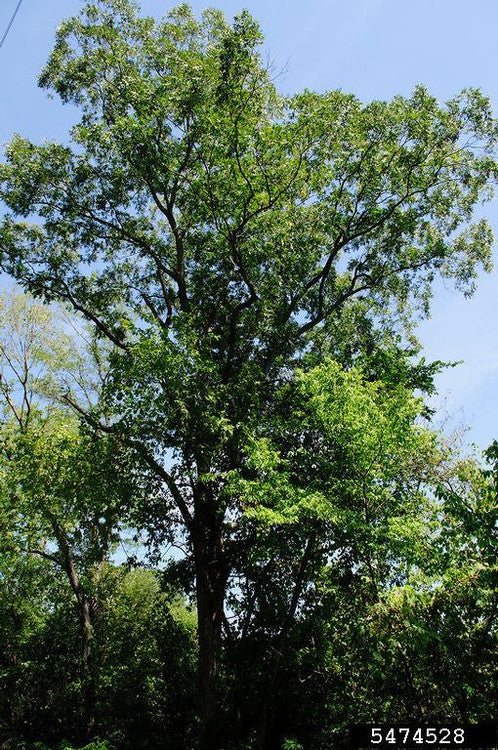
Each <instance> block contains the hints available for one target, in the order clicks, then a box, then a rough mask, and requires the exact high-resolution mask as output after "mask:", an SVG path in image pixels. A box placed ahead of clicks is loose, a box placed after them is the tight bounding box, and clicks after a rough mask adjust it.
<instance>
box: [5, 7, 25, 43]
mask: <svg viewBox="0 0 498 750" xmlns="http://www.w3.org/2000/svg"><path fill="white" fill-rule="evenodd" d="M21 5H22V0H19V2H18V3H17V5H16V9H15V11H14V12H13V14H12V16H11V19H10V21H9V23H8V25H7V28H6V29H5V31H4V34H3V36H2V40H1V41H0V49H1V48H2V46H3V43H4V42H5V40H6V39H7V36H8V33H9V31H10V29H11V27H12V24H13V23H14V21H15V18H16V16H17V13H18V11H19V8H20V7H21Z"/></svg>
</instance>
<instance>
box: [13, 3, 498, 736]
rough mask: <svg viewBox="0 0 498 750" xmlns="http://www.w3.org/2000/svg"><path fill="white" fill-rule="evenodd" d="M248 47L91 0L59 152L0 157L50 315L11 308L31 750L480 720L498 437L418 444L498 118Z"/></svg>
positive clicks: (59, 46) (17, 676)
mask: <svg viewBox="0 0 498 750" xmlns="http://www.w3.org/2000/svg"><path fill="white" fill-rule="evenodd" d="M261 41H262V38H261V34H260V32H259V29H258V27H257V24H256V23H255V21H254V20H253V19H252V18H251V17H250V16H249V14H248V13H246V12H244V13H242V14H241V15H240V16H238V17H236V18H235V20H234V22H233V24H232V25H230V24H229V23H228V22H227V21H226V19H225V18H224V17H223V15H222V14H221V13H219V12H217V11H207V12H206V13H205V14H204V15H203V17H202V19H201V20H200V21H198V20H196V19H195V18H194V16H193V15H192V13H191V11H190V9H189V8H188V6H186V5H182V6H179V7H178V8H176V9H175V10H173V11H172V12H171V13H170V14H169V15H168V16H167V17H166V18H165V19H164V20H163V21H162V22H158V23H156V22H155V21H154V20H153V19H150V18H142V17H140V15H139V13H138V11H137V9H136V8H135V7H134V6H133V5H132V4H131V3H130V2H128V0H97V2H95V3H89V4H87V5H86V6H85V8H84V9H83V11H82V12H81V14H80V15H79V16H78V17H76V18H72V19H69V20H68V21H66V22H65V23H64V24H62V26H61V27H60V29H59V30H58V32H57V38H56V44H55V47H54V51H53V53H52V55H51V57H50V59H49V61H48V64H47V66H46V68H45V70H44V71H43V73H42V75H41V78H40V83H41V85H42V86H44V87H46V88H47V89H48V90H50V91H52V92H55V93H57V94H58V95H59V96H60V97H61V98H62V100H63V101H64V102H72V103H73V104H75V105H76V106H77V107H79V108H80V110H81V120H80V122H79V123H78V124H77V125H76V126H75V127H74V128H73V129H72V131H71V137H70V139H69V142H68V144H66V145H62V144H57V143H43V144H42V145H36V144H33V143H31V142H29V141H28V140H26V139H24V138H22V137H21V136H16V137H14V138H13V140H12V141H11V143H10V144H9V145H8V147H7V156H6V161H5V163H4V164H2V165H0V197H1V199H2V200H3V202H4V204H5V206H6V212H5V215H4V218H3V220H2V222H1V224H0V266H1V268H2V270H4V271H5V272H7V273H8V274H10V275H11V276H12V277H14V278H15V279H16V280H17V281H18V283H19V284H20V285H21V286H22V287H23V289H24V290H25V291H26V292H29V293H31V295H34V296H35V297H38V298H40V299H41V300H42V301H43V302H45V303H56V304H57V305H59V307H58V308H56V312H55V313H53V315H54V316H55V317H54V318H53V319H50V314H49V312H48V311H47V308H46V307H44V306H43V305H39V304H38V303H36V302H33V301H32V300H30V299H29V298H26V297H19V296H17V297H14V298H13V300H11V302H10V303H7V301H5V302H4V304H3V316H4V320H3V340H4V343H3V344H2V349H1V354H2V365H3V371H2V378H1V380H0V392H1V394H2V397H3V404H4V407H5V414H4V420H3V424H2V435H1V437H2V457H1V461H2V466H1V469H2V479H1V481H2V485H1V510H0V523H1V524H2V554H1V556H0V565H1V566H2V567H1V573H0V585H1V586H2V589H3V591H2V599H1V604H0V608H1V610H0V612H1V622H0V637H1V638H2V654H3V656H2V670H3V671H2V673H1V679H2V680H3V685H4V687H5V690H3V691H2V695H3V698H2V700H3V703H2V705H1V707H0V721H1V722H2V724H3V727H2V729H3V728H4V732H5V735H6V736H7V737H10V738H11V739H12V741H19V742H21V746H23V745H22V743H27V745H28V746H29V743H33V742H35V740H42V741H43V742H46V743H51V744H54V743H57V742H59V741H62V740H63V738H64V739H67V740H68V741H69V742H73V743H79V744H82V743H85V742H86V743H88V742H89V741H90V740H92V739H95V741H96V742H98V741H99V740H100V739H102V740H105V743H107V744H109V743H110V745H109V746H111V745H113V746H116V747H118V748H136V747H143V748H147V747H150V748H154V747H171V748H182V747H184V748H185V749H187V748H196V747H199V748H203V749H204V750H219V749H221V748H225V749H227V748H243V747H245V748H260V750H261V749H262V748H267V749H268V750H270V749H271V750H273V748H275V750H276V749H277V748H279V749H280V748H282V747H285V748H291V747H293V748H297V747H300V746H303V747H305V748H310V750H322V748H323V749H325V748H331V747H342V746H343V745H344V742H345V737H346V729H347V725H348V723H350V722H351V721H356V720H361V719H364V720H374V719H375V720H381V719H385V720H389V721H396V720H399V721H402V720H407V718H410V719H428V718H432V719H437V718H444V719H452V718H453V719H458V720H476V719H481V718H483V719H484V718H491V716H492V715H493V711H496V705H495V701H496V692H495V691H494V690H493V680H494V679H495V678H496V671H494V670H493V661H492V655H493V649H494V647H495V646H496V511H497V503H496V475H497V471H496V462H495V459H496V450H495V448H491V449H490V451H489V452H488V459H489V461H490V462H491V463H490V468H489V469H486V470H484V469H483V468H482V467H480V465H479V464H478V463H476V462H475V461H472V460H470V459H465V460H464V459H460V458H458V456H457V455H456V454H455V451H454V450H453V448H452V446H449V445H447V444H446V442H445V440H444V439H443V438H442V436H440V435H438V434H436V433H435V432H434V431H433V430H432V429H431V426H430V410H429V409H428V408H427V404H426V397H427V395H428V394H430V393H431V391H432V389H433V378H434V375H435V373H436V372H437V370H438V368H439V367H440V366H441V365H440V363H434V364H427V363H426V362H425V361H424V360H423V359H421V358H420V355H419V351H418V347H417V345H416V343H415V342H414V340H413V337H412V334H411V330H412V326H413V322H414V320H415V316H416V315H417V314H425V313H427V312H428V309H429V302H430V295H431V288H432V283H433V281H434V278H435V277H436V275H442V276H443V277H446V278H449V279H453V280H454V282H455V284H456V285H457V286H458V287H459V288H461V289H463V291H464V292H465V293H471V291H472V289H473V285H474V280H475V278H476V276H477V273H478V271H479V268H480V267H484V268H485V269H487V268H489V266H490V255H491V245H492V235H491V230H490V228H489V226H488V224H487V222H486V221H485V220H483V219H481V218H478V219H476V220H474V208H475V207H476V206H477V205H480V204H481V202H482V201H483V200H485V199H486V198H488V197H489V195H490V185H491V183H492V181H493V180H494V178H495V176H496V174H497V164H496V161H495V150H496V143H497V137H498V127H497V123H496V121H495V120H494V119H493V117H492V114H491V110H490V105H489V102H488V101H487V100H486V99H485V97H483V96H482V95H481V94H480V92H479V91H477V90H469V91H464V92H462V94H460V95H458V96H457V97H455V98H454V99H452V100H451V101H449V102H448V103H446V104H445V105H440V104H439V103H438V102H437V101H436V100H435V99H434V97H432V96H430V95H429V93H428V92H427V91H426V90H425V89H424V88H423V87H418V88H417V89H416V90H415V91H414V93H413V95H412V96H411V97H409V98H404V97H401V96H399V97H395V98H394V99H393V100H392V101H391V102H381V101H374V102H371V103H369V104H366V105H363V104H362V103H361V102H359V101H358V100H357V99H356V98H355V97H354V96H351V95H347V94H344V93H343V92H340V91H332V92H326V93H324V94H317V93H314V92H310V91H305V92H303V93H301V94H298V95H296V96H293V97H290V98H285V97H282V96H280V95H279V93H278V92H277V90H276V88H275V86H274V83H273V82H272V80H271V78H270V76H269V73H268V71H267V70H266V68H265V67H264V65H263V64H262V60H261V56H260V52H259V48H260V44H261ZM63 315H65V316H66V318H65V322H63V317H62V316H63ZM47 316H48V317H47ZM57 321H59V323H57ZM82 321H84V322H86V324H87V326H88V327H87V328H84V327H83V322H82ZM54 325H55V328H57V326H58V329H59V333H58V334H57V335H56V334H55V333H54V330H55V329H54ZM74 328H75V329H76V331H77V334H76V335H73V334H72V333H71V331H72V330H73V329H74ZM83 331H84V334H83V333H82V332H83ZM126 535H134V536H135V537H136V539H137V540H138V539H141V540H142V542H143V545H142V547H141V548H139V549H138V550H137V551H136V554H134V556H133V557H131V556H129V555H126V556H125V557H124V558H123V556H122V557H121V560H119V557H117V554H118V552H117V551H118V550H119V549H120V545H121V544H122V542H123V539H124V537H125V536H126ZM144 545H145V546H144ZM171 549H175V550H176V549H178V550H179V552H178V553H175V554H174V555H172V554H171ZM146 551H148V553H149V554H148V557H147V558H146V561H145V562H144V563H140V558H141V557H143V554H144V553H145V552H146ZM131 563H133V565H131ZM147 564H148V565H149V566H152V565H153V566H154V569H146V566H147ZM133 566H136V569H135V568H134V567H133ZM141 568H144V569H141ZM192 618H194V619H195V625H194V623H193V621H192ZM193 633H195V636H196V639H195V643H194V641H193V640H192V635H193ZM194 672H195V673H196V677H194ZM97 746H98V745H97Z"/></svg>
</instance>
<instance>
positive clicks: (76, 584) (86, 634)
mask: <svg viewBox="0 0 498 750" xmlns="http://www.w3.org/2000/svg"><path fill="white" fill-rule="evenodd" d="M47 515H48V516H49V519H50V523H51V525H52V528H53V530H54V534H55V537H56V539H57V542H58V544H59V549H60V551H61V554H62V559H61V564H62V567H63V570H64V572H65V573H66V575H67V578H68V580H69V584H70V586H71V589H72V590H73V593H74V595H75V598H76V603H77V609H78V618H79V621H80V632H81V672H82V677H83V703H84V709H83V717H84V727H83V734H84V739H87V738H90V737H91V734H92V731H93V728H94V726H95V685H94V679H93V674H92V668H91V656H92V629H93V628H92V605H91V601H90V598H89V596H88V595H87V592H86V591H85V589H84V587H83V584H82V583H81V580H80V577H79V575H78V571H77V570H76V566H75V564H74V560H73V555H72V552H71V548H70V546H69V542H68V540H67V537H66V534H65V532H64V530H63V528H62V527H61V525H60V524H59V522H58V520H57V518H56V516H55V515H54V514H53V513H51V512H49V513H47Z"/></svg>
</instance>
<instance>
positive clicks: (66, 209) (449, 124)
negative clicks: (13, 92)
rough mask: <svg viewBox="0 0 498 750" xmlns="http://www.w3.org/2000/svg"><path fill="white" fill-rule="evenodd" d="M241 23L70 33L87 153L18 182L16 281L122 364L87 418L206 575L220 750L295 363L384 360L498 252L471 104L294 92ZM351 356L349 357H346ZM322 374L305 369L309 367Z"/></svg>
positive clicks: (212, 718)
mask: <svg viewBox="0 0 498 750" xmlns="http://www.w3.org/2000/svg"><path fill="white" fill-rule="evenodd" d="M261 41H262V37H261V34H260V31H259V29H258V26H257V24H256V23H255V21H254V20H253V19H252V18H251V17H250V16H249V14H248V13H246V12H244V13H242V14H241V15H239V16H237V17H236V18H235V20H234V22H233V24H231V25H230V24H228V23H227V21H226V20H225V19H224V17H223V16H222V14H221V13H219V12H217V11H207V12H206V13H205V14H204V15H203V18H202V20H200V21H198V20H196V19H195V18H194V16H193V14H192V12H191V11H190V9H189V8H188V6H186V5H181V6H179V7H178V8H177V9H175V10H174V11H172V12H171V13H170V14H169V15H168V16H167V17H166V18H165V19H164V20H163V21H161V22H158V23H156V22H155V21H154V20H153V19H150V18H142V17H140V15H139V13H138V11H137V9H136V7H135V6H134V5H133V4H132V3H131V2H128V0H97V1H96V2H95V3H90V4H88V5H87V6H86V7H85V8H84V9H83V11H82V13H81V14H80V15H79V16H78V17H75V18H72V19H69V20H68V21H66V22H65V23H63V24H62V26H61V27H60V29H59V31H58V32H57V40H56V44H55V48H54V51H53V53H52V55H51V57H50V59H49V61H48V64H47V66H46V68H45V70H44V71H43V73H42V75H41V78H40V83H41V85H42V86H44V87H45V88H47V89H48V90H50V91H53V92H55V93H57V94H59V96H60V97H61V98H62V100H63V101H64V102H72V103H74V104H75V105H76V106H77V107H79V108H80V109H81V112H82V117H81V120H80V122H79V124H78V125H76V126H75V127H74V128H73V130H72V131H71V139H70V143H69V145H62V144H57V143H45V144H42V145H35V144H33V143H31V142H29V141H27V140H26V139H24V138H21V137H19V136H17V137H15V138H14V139H13V140H12V141H11V143H10V144H9V146H8V149H7V161H6V163H5V164H3V165H2V166H1V167H0V179H1V189H0V196H1V198H2V199H3V201H4V202H5V203H6V204H7V206H8V209H9V213H8V214H7V215H6V216H5V218H4V220H3V222H2V225H1V229H0V257H1V267H2V269H3V270H5V271H6V272H7V273H10V274H12V275H13V276H14V277H15V278H16V279H18V281H19V282H20V283H21V284H22V285H23V286H24V287H25V288H26V289H28V290H30V291H31V292H32V293H33V294H35V295H38V296H40V297H42V298H43V299H45V300H58V301H61V302H65V303H68V304H69V305H71V306H72V307H73V308H74V309H75V310H77V311H78V312H79V313H81V314H82V315H83V316H85V317H86V318H87V320H88V321H90V322H91V323H92V325H93V326H94V327H95V330H96V331H97V332H98V334H99V336H101V337H102V338H104V339H107V340H108V341H109V342H111V343H112V344H113V346H114V347H115V350H114V352H113V354H112V358H111V377H110V380H109V384H108V388H107V394H106V398H107V404H108V407H109V408H110V409H111V411H112V412H113V413H114V414H115V415H116V416H115V417H114V418H113V420H112V421H111V422H109V421H105V420H103V419H101V417H100V415H99V413H98V410H96V409H88V408H85V407H84V406H82V404H81V403H80V402H78V400H77V399H76V398H75V397H73V396H72V395H71V394H68V395H67V400H68V402H70V403H72V405H73V406H74V408H75V409H76V410H77V411H78V412H79V413H80V414H81V415H82V416H83V417H84V419H86V420H87V421H88V423H89V424H91V425H92V426H93V427H94V428H97V429H100V430H102V431H104V432H108V433H112V434H113V435H115V436H116V437H117V438H118V439H119V440H121V441H122V442H123V443H124V444H125V445H127V446H129V447H131V448H133V449H134V450H135V451H136V452H137V453H138V454H139V455H140V457H141V459H142V460H143V461H144V462H145V463H146V464H147V465H148V467H149V469H150V470H151V471H152V472H153V473H154V474H155V475H156V477H157V478H158V479H160V481H161V482H162V483H163V485H164V489H165V491H166V493H167V499H166V500H163V499H161V501H160V502H158V503H157V507H156V517H157V523H158V525H160V526H162V527H165V528H167V527H169V528H175V527H176V528H177V529H179V530H180V529H181V530H183V531H181V532H180V533H183V534H185V536H186V538H187V542H188V545H189V554H190V558H191V562H192V568H193V570H194V575H195V588H196V600H197V616H198V640H199V681H200V682H199V695H200V711H201V716H202V722H203V743H204V747H206V748H208V747H209V748H211V749H212V748H215V747H216V746H217V744H218V742H219V740H218V735H219V726H220V722H219V721H218V717H217V698H216V685H217V679H218V677H217V676H218V669H219V653H220V639H221V632H222V625H223V622H224V619H225V613H224V604H225V597H226V590H227V582H228V580H229V577H230V574H231V571H232V570H233V568H234V565H235V564H236V562H237V560H238V559H239V558H240V556H244V554H245V550H244V548H243V546H241V545H240V544H239V543H238V538H237V529H238V526H239V524H240V520H241V517H242V515H243V507H242V505H241V503H240V502H239V500H238V497H237V495H236V493H231V492H230V491H229V490H228V489H227V476H231V477H233V472H240V473H241V475H243V473H244V471H245V466H246V463H247V450H246V446H247V443H248V441H249V439H250V438H252V437H253V436H254V435H257V434H258V429H259V426H260V425H261V424H262V423H264V421H265V419H266V418H267V415H268V413H269V412H271V410H272V407H273V405H274V403H275V400H276V399H278V398H280V390H281V388H282V386H283V384H284V383H285V381H288V380H292V379H293V378H294V372H295V368H296V365H298V364H300V365H301V367H305V368H306V367H310V366H311V364H312V363H313V356H314V357H315V362H316V359H317V358H320V357H323V356H324V355H326V354H331V355H337V352H338V350H344V349H345V348H346V349H348V351H349V356H350V357H353V358H354V355H355V353H357V352H358V351H360V350H361V349H362V348H363V347H364V346H375V343H376V341H377V340H379V338H381V337H382V336H384V337H388V336H389V334H390V332H391V333H392V332H393V331H395V330H396V329H397V328H398V327H399V326H400V324H403V323H405V324H409V322H410V320H411V318H412V312H413V310H414V309H419V310H421V311H422V312H426V311H427V309H428V304H429V298H430V290H431V284H432V281H433V279H434V277H435V275H436V274H437V273H439V274H442V275H443V276H445V277H450V278H452V279H454V280H455V283H456V284H457V285H458V286H460V287H462V288H463V289H464V290H465V291H467V292H469V291H471V290H472V285H473V281H474V279H475V276H476V273H477V271H478V269H479V267H480V266H484V267H485V268H489V264H490V248H491V242H492V236H491V231H490V228H489V226H488V224H487V223H486V222H485V221H484V220H478V221H472V217H473V209H474V206H476V204H478V203H480V201H481V200H482V199H483V198H486V197H487V196H488V192H489V185H490V182H491V181H492V180H493V179H494V177H495V176H496V161H495V148H496V142H497V125H496V122H495V121H494V120H493V118H492V116H491V110H490V106H489V102H488V101H487V100H486V99H485V98H484V97H483V96H482V95H481V94H480V93H479V92H478V91H476V90H468V91H465V92H463V93H462V94H460V95H459V96H457V97H455V98H454V99H452V100H450V101H449V102H448V103H447V104H446V105H444V106H441V105H439V104H438V102H437V101H436V99H435V98H434V97H432V96H430V95H429V94H428V93H427V91H426V90H425V89H424V88H422V87H418V88H417V89H416V90H415V91H414V93H413V95H412V96H411V97H409V98H403V97H400V96H398V97H395V98H394V99H393V100H392V101H390V102H382V101H374V102H371V103H369V104H367V105H363V104H361V102H359V101H358V100H357V99H356V98H355V97H354V96H352V95H348V94H344V93H342V92H340V91H331V92H326V93H324V94H318V93H314V92H311V91H305V92H303V93H301V94H298V95H296V96H293V97H290V98H285V97H282V96H280V95H279V94H278V92H277V91H276V89H275V86H274V85H273V83H272V81H271V79H270V76H269V73H268V70H267V69H266V68H265V67H264V65H263V64H262V61H261V57H260V53H259V48H260V44H261ZM349 335H350V340H349V341H348V340H347V339H348V336H349ZM305 354H306V355H311V356H308V357H307V358H304V355H305Z"/></svg>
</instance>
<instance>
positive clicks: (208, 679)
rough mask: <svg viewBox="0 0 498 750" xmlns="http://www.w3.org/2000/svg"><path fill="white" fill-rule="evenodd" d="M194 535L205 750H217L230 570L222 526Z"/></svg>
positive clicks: (201, 712) (200, 696)
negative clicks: (220, 668) (219, 697)
mask: <svg viewBox="0 0 498 750" xmlns="http://www.w3.org/2000/svg"><path fill="white" fill-rule="evenodd" d="M197 528H198V529H199V532H198V533H197V534H195V533H194V534H193V535H192V540H193V547H194V559H195V573H196V596H197V637H198V647H199V657H198V658H199V661H198V679H199V685H198V688H199V694H198V695H199V701H198V703H199V714H200V718H201V723H202V724H201V726H202V729H201V742H200V747H201V749H202V750H217V748H219V745H220V742H221V728H222V722H221V717H220V715H219V706H218V672H219V660H220V650H221V628H222V623H223V612H224V609H223V605H224V600H225V591H226V583H227V577H228V567H227V563H226V559H225V555H224V553H223V543H222V532H221V523H219V522H218V523H216V524H214V528H213V526H211V528H209V527H206V526H205V525H204V524H199V526H198V527H197Z"/></svg>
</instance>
